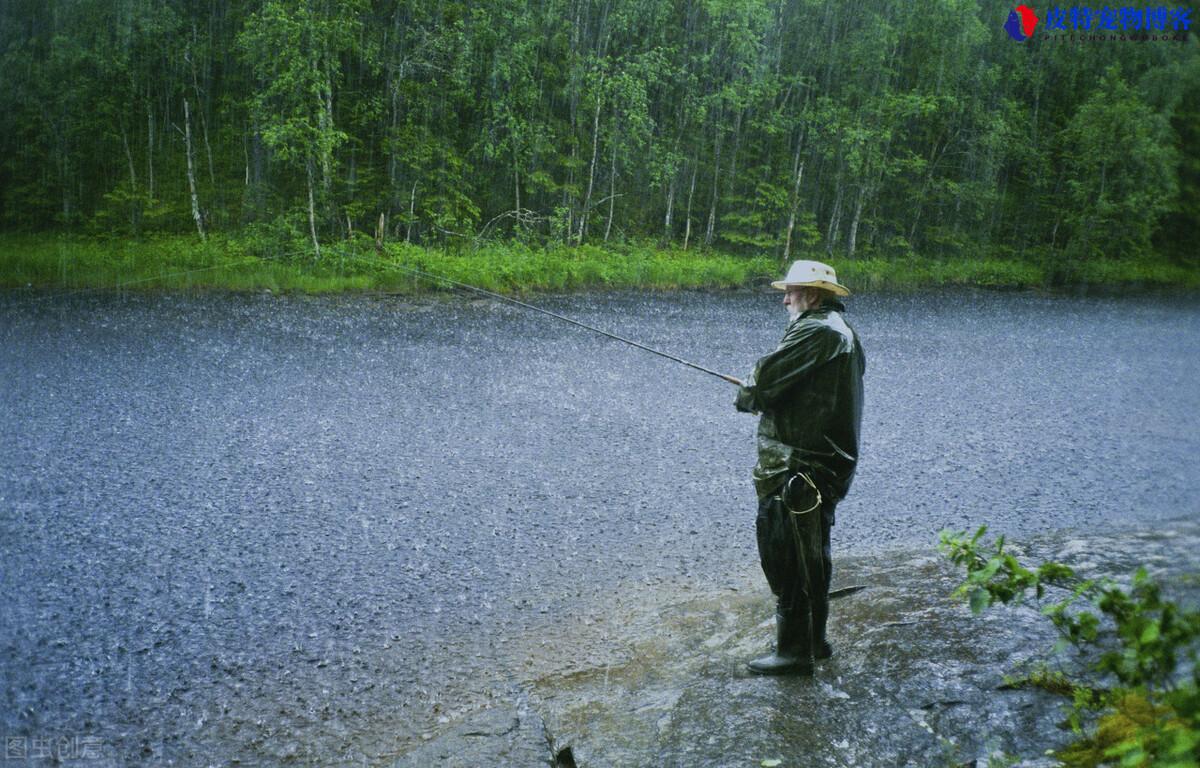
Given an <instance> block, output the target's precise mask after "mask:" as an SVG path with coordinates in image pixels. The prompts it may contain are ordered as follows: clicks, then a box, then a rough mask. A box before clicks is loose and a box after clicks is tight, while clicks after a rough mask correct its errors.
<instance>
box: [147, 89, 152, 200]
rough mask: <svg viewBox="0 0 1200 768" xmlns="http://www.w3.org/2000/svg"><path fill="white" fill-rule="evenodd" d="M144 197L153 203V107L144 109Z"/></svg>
mask: <svg viewBox="0 0 1200 768" xmlns="http://www.w3.org/2000/svg"><path fill="white" fill-rule="evenodd" d="M146 134H147V138H146V196H147V197H148V198H149V199H150V201H151V202H153V201H154V107H153V106H147V107H146Z"/></svg>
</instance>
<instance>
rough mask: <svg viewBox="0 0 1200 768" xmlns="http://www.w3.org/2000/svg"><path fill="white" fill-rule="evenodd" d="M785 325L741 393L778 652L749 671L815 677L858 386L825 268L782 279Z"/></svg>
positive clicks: (793, 271)
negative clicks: (752, 419)
mask: <svg viewBox="0 0 1200 768" xmlns="http://www.w3.org/2000/svg"><path fill="white" fill-rule="evenodd" d="M771 285H772V286H773V287H774V288H778V289H781V290H783V291H784V295H783V303H784V306H786V307H787V309H788V315H789V316H790V318H791V320H790V322H789V323H788V326H787V330H786V331H785V332H784V334H783V340H782V341H780V343H779V347H778V348H777V349H776V350H775V351H774V352H772V353H771V354H769V355H767V356H766V357H764V358H762V359H761V360H759V361H758V363H757V364H756V365H755V367H754V373H753V374H752V375H751V376H750V377H749V378H747V379H746V380H745V381H744V382H742V385H741V386H740V387H739V388H738V395H737V401H736V406H737V409H738V410H739V411H745V412H749V413H760V414H762V416H761V418H760V419H759V423H758V464H757V465H756V466H755V468H754V486H755V490H756V491H757V494H758V518H757V520H756V521H755V522H756V528H757V533H758V552H759V557H760V559H761V561H762V568H763V573H764V574H766V577H767V583H768V584H769V585H770V587H771V591H772V592H773V593H774V594H775V597H776V599H777V603H776V610H775V622H776V639H777V642H776V647H775V653H774V654H771V655H769V656H765V657H763V658H760V659H755V660H754V661H751V662H749V664H748V665H747V666H749V668H750V670H751V671H752V672H755V673H758V674H763V675H782V674H799V675H811V674H812V673H813V660H814V659H826V658H829V656H831V655H832V650H831V649H830V647H829V644H828V643H827V642H826V640H825V622H826V618H827V617H828V615H829V579H830V576H831V574H832V568H833V566H832V563H831V561H830V551H829V529H830V527H831V526H832V525H833V522H834V508H835V507H836V506H837V503H838V502H839V501H840V500H841V499H842V498H843V497H844V496H845V495H846V492H847V491H848V490H849V489H850V482H851V480H852V479H853V478H854V469H855V465H856V464H857V463H858V434H859V427H860V425H861V423H862V402H863V394H862V392H863V390H862V377H863V370H864V368H865V367H866V361H865V357H864V356H863V350H862V345H861V344H860V343H859V340H858V334H857V333H855V332H854V329H853V328H851V327H850V326H849V324H847V323H846V321H845V320H844V319H843V318H842V313H843V312H845V311H846V308H845V307H844V306H843V305H842V304H841V302H839V301H838V300H837V298H836V297H838V296H849V295H850V291H848V290H847V289H846V288H845V286H842V285H841V284H839V283H838V281H837V275H836V274H835V273H834V271H833V269H832V268H831V267H829V266H828V265H827V264H823V263H821V262H819V261H797V262H795V263H793V264H792V266H791V268H790V269H789V270H788V273H787V276H786V277H785V278H784V279H783V280H779V281H777V282H774V283H771Z"/></svg>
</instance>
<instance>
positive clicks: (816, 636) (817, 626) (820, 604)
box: [812, 597, 833, 661]
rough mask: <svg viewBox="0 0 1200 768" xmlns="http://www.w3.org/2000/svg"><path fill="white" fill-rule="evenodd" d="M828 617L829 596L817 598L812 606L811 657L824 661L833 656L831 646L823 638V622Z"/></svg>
mask: <svg viewBox="0 0 1200 768" xmlns="http://www.w3.org/2000/svg"><path fill="white" fill-rule="evenodd" d="M828 618H829V598H828V597H825V599H823V600H822V599H820V598H817V599H816V600H814V601H813V607H812V637H813V646H812V648H813V658H814V659H816V660H817V661H824V660H825V659H828V658H830V657H831V656H833V647H832V646H830V645H829V641H827V640H826V639H825V622H826V620H828Z"/></svg>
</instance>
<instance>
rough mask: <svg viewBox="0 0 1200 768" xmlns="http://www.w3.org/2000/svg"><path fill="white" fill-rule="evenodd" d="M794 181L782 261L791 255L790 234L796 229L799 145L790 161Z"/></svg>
mask: <svg viewBox="0 0 1200 768" xmlns="http://www.w3.org/2000/svg"><path fill="white" fill-rule="evenodd" d="M792 168H793V169H794V171H793V173H794V174H795V181H794V182H793V183H792V209H791V211H790V212H789V213H788V223H787V239H786V240H784V243H783V259H784V261H787V260H788V259H789V258H790V257H791V255H792V232H793V231H794V230H795V229H796V211H797V210H799V208H800V180H801V179H802V178H804V163H802V162H800V145H799V144H797V145H796V158H795V159H794V160H793V161H792Z"/></svg>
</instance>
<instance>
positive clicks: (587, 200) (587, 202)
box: [575, 80, 604, 245]
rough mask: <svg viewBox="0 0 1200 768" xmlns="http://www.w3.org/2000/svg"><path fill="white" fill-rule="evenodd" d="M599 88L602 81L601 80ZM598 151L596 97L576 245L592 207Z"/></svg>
mask: <svg viewBox="0 0 1200 768" xmlns="http://www.w3.org/2000/svg"><path fill="white" fill-rule="evenodd" d="M600 82H601V86H603V84H604V81H603V80H601V81H600ZM599 150H600V97H599V95H597V97H596V116H595V117H594V118H593V120H592V164H591V169H590V170H589V171H588V185H587V194H586V195H585V196H584V198H583V210H582V211H581V212H580V214H579V236H578V237H576V238H575V243H576V244H577V245H582V244H583V236H584V235H585V234H586V233H587V220H588V209H589V208H591V205H592V187H593V185H594V184H595V182H596V154H597V153H598V152H599Z"/></svg>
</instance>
